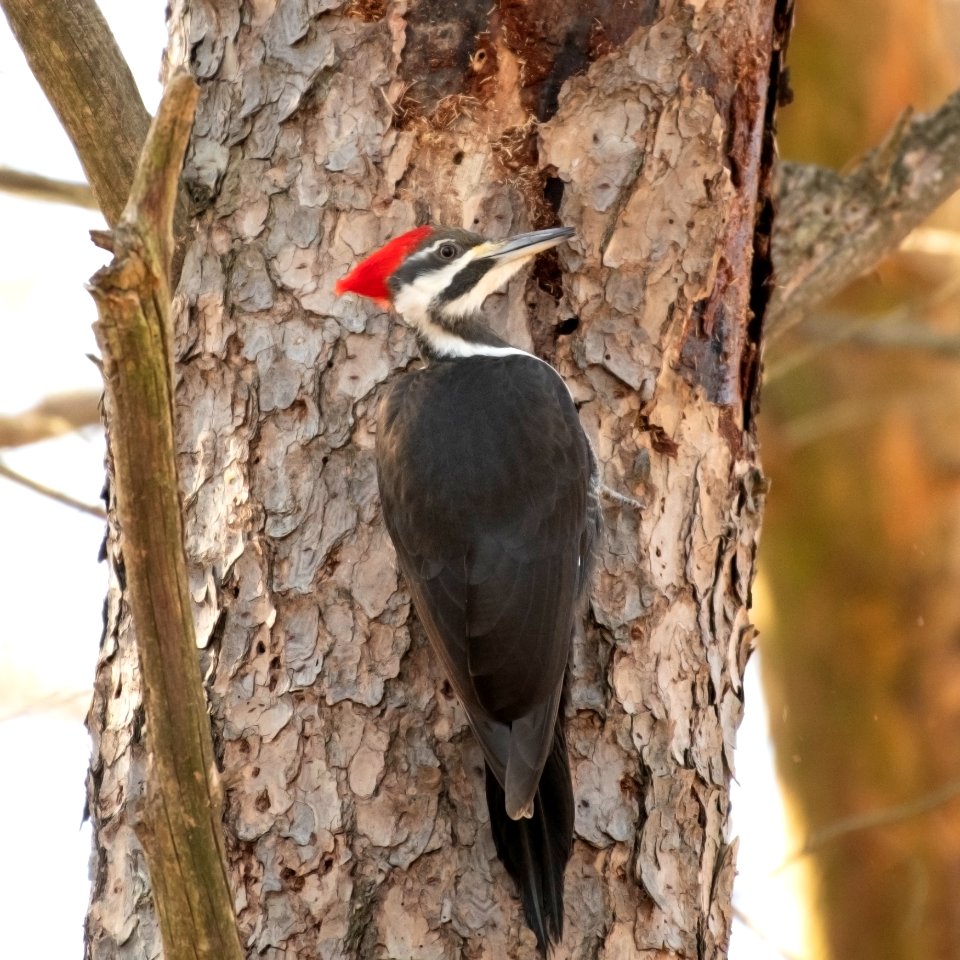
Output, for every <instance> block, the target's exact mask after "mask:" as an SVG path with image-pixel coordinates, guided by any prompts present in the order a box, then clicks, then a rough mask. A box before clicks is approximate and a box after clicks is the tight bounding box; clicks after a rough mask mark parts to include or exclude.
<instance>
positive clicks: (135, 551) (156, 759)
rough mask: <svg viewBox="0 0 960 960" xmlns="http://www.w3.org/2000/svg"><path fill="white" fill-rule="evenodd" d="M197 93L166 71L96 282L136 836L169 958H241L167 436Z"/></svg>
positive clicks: (185, 78)
mask: <svg viewBox="0 0 960 960" xmlns="http://www.w3.org/2000/svg"><path fill="white" fill-rule="evenodd" d="M198 96H199V89H198V87H197V86H196V84H195V83H194V82H193V79H192V78H191V77H190V75H189V73H187V72H186V71H180V72H178V73H176V74H174V76H173V77H172V78H171V79H170V83H169V84H168V86H167V90H166V92H165V94H164V98H163V102H162V103H161V105H160V109H159V111H158V113H157V117H156V119H155V120H154V122H153V124H152V126H151V128H150V134H149V136H148V138H147V142H146V144H145V145H144V149H143V156H142V158H141V161H140V165H139V167H138V168H137V173H136V177H135V179H134V184H133V190H132V192H131V194H130V201H129V203H128V204H127V206H126V208H125V211H124V214H123V218H122V220H121V222H120V224H119V225H118V226H117V229H116V230H115V233H114V247H115V250H116V256H115V257H114V260H113V262H112V263H111V264H110V266H108V267H105V268H104V269H102V270H100V271H99V272H98V273H97V274H96V275H95V276H94V278H93V280H92V281H91V286H90V290H91V293H92V294H93V297H94V299H95V300H96V302H97V308H98V311H99V314H100V320H99V322H98V323H97V325H96V328H95V329H96V334H97V342H98V343H99V344H100V349H101V352H102V354H103V372H104V382H105V387H106V392H105V401H106V404H107V409H108V412H109V417H108V441H109V449H110V452H111V454H112V457H113V463H114V468H115V472H114V477H115V483H114V488H113V489H114V495H115V497H116V519H117V524H118V527H119V537H120V546H121V549H122V551H123V559H124V564H125V568H126V575H127V589H128V595H129V597H130V606H131V610H132V613H133V620H134V625H135V627H136V631H135V632H136V642H137V651H138V653H139V659H140V667H141V671H142V674H143V704H144V712H145V714H146V721H147V723H146V729H147V736H148V744H149V749H150V757H151V763H150V767H149V772H148V778H147V800H146V803H145V804H144V809H143V811H142V820H141V821H140V822H139V823H138V827H137V832H138V836H139V838H140V840H141V842H142V844H143V847H144V850H145V852H146V855H147V863H148V866H149V869H150V881H151V884H152V886H153V892H154V901H155V903H156V907H157V913H158V915H159V918H160V930H161V935H162V938H163V947H164V956H165V957H166V958H167V960H187V958H189V960H242V957H243V952H242V950H241V947H240V939H239V934H238V932H237V925H236V920H235V918H234V915H233V901H232V898H231V895H230V889H229V885H228V882H227V873H226V866H225V856H224V848H223V835H222V833H221V818H222V803H223V798H222V794H221V789H220V783H219V777H218V775H217V768H216V763H215V761H214V755H213V743H212V738H211V734H210V721H209V718H208V716H207V709H206V701H205V699H204V694H203V687H202V684H201V679H200V668H199V663H198V659H197V650H196V638H195V633H194V625H193V611H192V607H191V600H190V593H189V590H188V584H187V572H186V559H185V557H184V549H183V519H182V516H181V504H180V492H179V484H178V481H177V470H176V460H175V454H174V441H173V431H174V426H173V376H172V373H173V371H172V353H171V344H170V339H171V334H170V316H169V312H170V269H171V259H172V254H173V214H174V208H175V205H176V199H177V190H178V183H179V174H180V167H181V165H182V163H183V155H184V151H185V150H186V145H187V140H188V138H189V136H190V128H191V126H192V123H193V116H194V111H195V109H196V104H197V99H198Z"/></svg>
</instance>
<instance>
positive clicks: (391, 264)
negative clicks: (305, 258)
mask: <svg viewBox="0 0 960 960" xmlns="http://www.w3.org/2000/svg"><path fill="white" fill-rule="evenodd" d="M431 233H433V227H416V228H415V229H414V230H408V231H407V232H406V233H402V234H400V236H399V237H394V238H393V239H392V240H391V241H390V242H389V243H388V244H387V245H386V246H384V247H381V248H380V249H379V250H377V251H376V253H371V254H370V256H369V257H367V259H366V260H361V261H360V262H359V263H358V264H357V265H356V266H355V267H354V268H353V269H352V270H351V271H350V272H349V273H348V274H347V275H346V276H345V277H344V278H343V279H342V280H338V281H337V285H336V286H335V287H334V290H335V291H336V293H337V296H338V297H339V296H340V295H341V294H344V293H357V294H359V295H360V296H361V297H370V298H371V299H373V300H378V301H380V302H389V301H390V290H389V288H388V287H387V280H388V279H389V278H390V275H391V274H392V273H393V271H394V270H396V269H397V267H399V266H400V264H401V263H403V261H404V260H406V258H407V257H408V256H410V254H411V253H412V252H413V251H414V250H416V248H417V247H419V246H420V244H421V243H423V241H424V240H425V239H426V238H427V237H429V236H430V234H431Z"/></svg>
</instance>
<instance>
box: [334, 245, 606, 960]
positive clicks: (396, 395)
mask: <svg viewBox="0 0 960 960" xmlns="http://www.w3.org/2000/svg"><path fill="white" fill-rule="evenodd" d="M572 235H573V231H572V230H570V229H569V228H566V227H558V228H554V229H550V230H538V231H536V232H533V233H524V234H520V235H519V236H515V237H511V238H509V239H507V240H501V241H488V240H485V239H484V238H483V237H480V236H477V235H476V234H473V233H468V232H467V231H465V230H454V229H443V228H433V227H418V228H417V229H415V230H411V231H409V232H408V233H405V234H403V235H402V236H399V237H397V238H395V239H394V240H392V241H390V243H388V244H387V245H386V246H385V247H383V248H382V249H381V250H379V251H377V252H376V253H374V254H372V255H371V256H370V257H368V258H367V259H366V260H364V261H363V262H361V263H360V264H358V265H357V266H356V267H354V269H353V270H352V271H351V272H350V273H349V274H348V275H347V276H346V277H344V278H343V279H342V280H341V281H340V282H339V283H338V284H337V288H336V289H337V293H338V294H344V293H356V294H360V295H361V296H365V297H370V298H372V299H374V300H376V301H378V302H379V303H381V304H382V305H384V306H390V307H392V309H393V310H395V311H396V312H397V313H398V314H399V315H400V316H401V318H402V319H403V321H404V322H405V323H406V324H407V325H408V326H409V327H411V328H412V329H413V330H414V331H415V333H416V335H417V339H418V342H419V345H420V350H421V353H422V355H423V358H424V360H425V361H426V365H425V366H424V367H423V369H421V370H417V371H416V372H413V373H408V374H406V375H404V376H401V377H400V378H398V379H397V380H396V381H394V382H393V383H392V384H391V385H390V386H389V388H388V390H387V392H386V395H385V396H384V399H383V401H382V405H381V408H380V413H379V421H378V435H377V476H378V481H379V485H380V498H381V502H382V504H383V516H384V520H385V522H386V526H387V530H388V531H389V534H390V537H391V539H392V540H393V543H394V546H395V547H396V550H397V557H398V560H399V563H400V567H401V570H402V571H403V574H404V577H405V578H406V582H407V585H408V587H409V589H410V593H411V595H412V597H413V602H414V606H415V607H416V610H417V614H418V615H419V617H420V620H421V622H422V623H423V626H424V629H425V630H426V633H427V636H428V638H429V640H430V644H431V646H432V648H433V650H434V652H435V654H436V655H437V657H438V658H439V660H440V662H441V663H442V665H443V667H444V670H445V672H446V675H447V677H448V679H449V681H450V683H451V685H452V686H453V689H454V690H455V691H456V693H457V696H458V697H459V698H460V701H461V703H462V704H463V706H464V709H465V710H466V713H467V717H468V719H469V721H470V726H471V727H472V729H473V732H474V734H475V735H476V737H477V740H478V741H479V743H480V746H481V748H482V749H483V754H484V757H485V760H486V792H487V804H488V806H489V809H490V823H491V827H492V830H493V839H494V843H495V845H496V849H497V853H498V855H499V857H500V859H501V860H502V861H503V863H504V865H505V867H506V869H507V871H508V872H509V873H510V875H511V876H512V877H513V879H514V880H515V881H516V883H517V885H518V887H519V889H520V894H521V898H522V900H523V907H524V913H525V915H526V918H527V921H528V923H529V924H530V927H531V929H532V930H533V932H534V934H535V935H536V938H537V943H538V945H539V947H540V950H541V952H543V953H546V952H547V951H548V949H549V948H550V946H551V945H552V944H555V943H557V942H559V940H560V939H561V937H562V935H563V875H564V869H565V867H566V864H567V861H568V860H569V858H570V852H571V848H572V844H573V815H574V807H573V790H572V786H571V780H570V768H569V764H568V760H567V748H566V742H565V739H564V702H565V693H564V677H565V673H566V669H567V662H568V660H569V656H570V648H571V641H572V635H573V629H574V623H575V620H576V618H577V616H578V615H579V611H580V599H581V597H582V594H583V591H584V588H585V585H586V581H587V579H588V570H589V563H590V556H591V552H592V548H593V545H594V542H595V540H596V536H597V533H598V530H599V523H600V519H599V509H598V506H597V496H596V490H597V479H596V465H595V461H594V457H593V453H592V451H591V449H590V444H589V442H588V440H587V438H586V435H585V434H584V432H583V428H582V427H581V425H580V420H579V418H578V416H577V411H576V408H575V407H574V404H573V401H572V399H571V397H570V393H569V392H568V390H567V388H566V386H565V384H564V383H563V380H562V379H561V378H560V375H559V374H558V373H557V372H556V371H555V370H554V369H553V368H552V367H551V366H549V365H548V364H546V363H545V362H543V361H542V360H540V359H538V358H537V357H535V356H533V355H532V354H529V353H527V352H525V351H523V350H520V349H518V348H516V347H513V346H511V345H510V344H508V343H506V342H504V341H503V340H502V339H500V338H499V337H498V336H496V335H495V334H494V333H493V331H492V330H491V329H490V328H489V327H488V326H487V324H486V323H484V322H483V320H481V319H480V316H479V311H480V307H481V306H482V304H483V302H484V300H485V299H486V297H487V296H488V295H489V294H490V293H493V292H494V291H495V290H498V289H500V288H502V287H503V286H504V285H505V284H506V282H507V281H508V280H509V279H510V278H511V277H512V276H513V275H514V274H515V273H516V272H517V271H518V270H520V269H521V268H522V267H523V265H524V264H525V263H526V262H527V261H529V260H530V259H531V258H532V257H534V256H535V255H536V254H537V253H540V252H541V251H543V250H547V249H549V248H550V247H553V246H556V245H557V244H559V243H562V242H563V241H565V240H567V239H569V238H570V237H571V236H572Z"/></svg>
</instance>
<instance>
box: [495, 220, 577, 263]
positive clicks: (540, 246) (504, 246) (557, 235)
mask: <svg viewBox="0 0 960 960" xmlns="http://www.w3.org/2000/svg"><path fill="white" fill-rule="evenodd" d="M575 232H576V231H575V230H574V229H573V227H551V228H550V229H549V230H534V231H533V232H532V233H518V234H517V235H516V236H515V237H508V238H507V239H506V240H497V241H490V242H489V243H485V244H484V245H483V247H482V248H481V249H480V250H478V251H477V255H476V259H477V260H496V261H498V262H499V263H510V262H511V261H513V260H526V259H527V258H528V257H532V256H535V255H536V254H538V253H542V252H543V251H544V250H549V249H550V248H551V247H555V246H556V245H557V244H558V243H563V241H564V240H569V239H570V237H572V236H573V235H574V233H575Z"/></svg>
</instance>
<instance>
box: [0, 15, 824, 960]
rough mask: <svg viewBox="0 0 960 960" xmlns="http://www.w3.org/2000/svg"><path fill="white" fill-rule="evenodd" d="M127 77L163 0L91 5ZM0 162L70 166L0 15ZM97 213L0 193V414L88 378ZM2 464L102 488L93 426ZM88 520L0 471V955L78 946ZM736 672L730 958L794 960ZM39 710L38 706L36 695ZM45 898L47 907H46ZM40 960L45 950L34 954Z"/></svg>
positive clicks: (91, 654) (98, 604)
mask: <svg viewBox="0 0 960 960" xmlns="http://www.w3.org/2000/svg"><path fill="white" fill-rule="evenodd" d="M99 2H100V7H101V9H102V10H103V12H104V14H105V16H106V17H107V20H108V21H109V23H110V26H111V27H112V29H113V31H114V33H115V35H116V37H117V40H118V42H119V44H120V47H121V49H122V50H123V52H124V54H125V56H126V58H127V61H128V62H129V64H130V66H131V69H132V71H133V74H134V76H135V78H136V80H137V83H138V84H139V86H140V90H141V95H142V96H143V99H144V102H145V104H146V106H147V109H148V110H150V111H151V112H152V111H153V110H154V109H155V108H156V104H157V102H158V100H159V96H160V87H159V82H158V80H157V76H158V73H159V64H160V54H161V51H162V48H163V44H164V42H165V39H166V32H165V28H164V24H163V9H164V2H163V0H140V2H136V3H131V2H130V0H99ZM0 130H2V131H3V137H2V139H0V165H2V166H7V167H15V168H18V169H21V170H26V171H31V172H35V173H40V174H44V175H46V176H49V177H56V178H60V179H65V180H82V179H83V171H82V170H81V168H80V164H79V163H78V161H77V159H76V156H75V154H74V152H73V149H72V147H71V146H70V143H69V141H68V140H67V137H66V135H65V134H64V133H63V131H62V130H61V128H60V125H59V122H58V121H57V118H56V116H55V114H54V113H53V111H52V109H51V108H50V107H49V105H48V104H47V102H46V99H45V98H44V96H43V94H42V92H41V91H40V88H39V87H38V86H37V84H36V82H35V81H34V80H33V77H32V75H31V74H30V71H29V68H28V67H27V65H26V62H25V61H24V59H23V56H22V54H21V53H20V51H19V48H18V47H17V45H16V41H15V40H14V39H13V36H12V34H11V33H10V31H9V28H8V27H7V25H6V22H5V21H4V20H2V19H0ZM102 226H104V224H103V221H102V219H101V218H100V216H99V215H98V214H95V213H93V212H91V211H85V210H79V209H76V208H73V207H67V206H61V205H55V204H44V203H38V202H33V201H26V200H21V199H17V198H14V197H11V196H9V195H6V194H2V193H0V412H2V413H6V414H10V413H16V412H18V411H21V410H24V409H27V408H29V407H31V406H33V405H34V404H35V403H36V402H37V401H39V400H40V399H42V398H43V397H45V396H49V395H50V394H55V393H61V392H66V391H70V390H75V389H78V388H86V389H97V388H99V385H100V376H99V373H98V371H97V370H96V368H95V367H94V365H93V364H92V363H91V362H90V360H89V359H87V357H86V354H88V353H96V344H95V341H94V338H93V334H92V332H91V329H90V328H91V324H92V323H93V321H94V320H95V318H96V311H95V309H94V305H93V301H92V300H91V298H90V296H89V294H88V293H87V292H86V290H85V289H84V284H85V283H86V281H87V279H88V278H89V277H90V276H91V274H92V273H93V272H94V271H95V270H96V269H97V268H98V267H99V266H101V265H102V264H103V263H104V262H106V257H107V254H105V253H104V252H103V251H101V250H98V249H97V248H96V247H94V246H93V245H92V243H91V242H90V240H89V238H88V232H89V230H91V229H93V228H99V227H102ZM3 460H4V462H6V463H7V465H8V466H10V467H11V468H13V469H15V470H17V471H19V472H20V473H23V474H26V475H27V476H29V477H31V478H32V479H35V480H37V481H39V482H41V483H44V484H46V485H48V486H51V487H54V488H55V489H58V490H62V491H63V492H65V493H68V494H70V495H72V496H74V497H76V498H77V499H79V500H82V501H85V502H88V503H95V502H97V500H98V497H99V494H100V489H101V487H102V485H103V443H102V439H101V437H100V435H99V431H90V432H88V433H86V434H77V435H72V436H69V437H65V438H62V439H58V440H52V441H46V442H44V443H39V444H34V445H32V446H29V447H23V448H20V449H16V450H10V451H4V452H3ZM102 537H103V523H102V522H101V521H99V520H97V519H96V518H94V517H90V516H87V515H84V514H81V513H79V512H76V511H74V510H71V509H69V508H67V507H64V506H61V505H59V504H56V503H53V502H51V501H48V500H46V499H44V498H41V497H40V496H38V495H37V494H35V493H32V492H30V491H28V490H26V489H24V488H22V487H19V486H16V485H14V484H12V483H10V482H9V481H7V480H5V479H3V478H0V596H2V597H3V601H4V602H3V618H2V621H0V770H2V771H3V773H2V781H3V784H4V789H3V790H0V824H3V825H4V843H3V856H2V864H3V869H0V924H2V929H3V953H4V955H5V956H8V957H38V954H37V952H36V950H37V937H36V932H35V931H36V930H37V929H40V928H42V929H43V941H44V943H45V945H46V947H47V949H48V951H49V952H48V954H47V955H46V956H47V957H49V958H51V960H52V958H57V960H60V958H69V957H78V958H79V957H81V956H82V953H83V947H82V942H83V932H82V924H83V915H84V911H85V908H86V903H87V896H88V884H89V881H88V876H87V872H88V861H89V853H90V830H89V827H88V826H83V827H81V816H82V812H83V803H84V777H85V774H86V766H87V759H88V756H89V739H88V737H87V734H86V731H85V730H84V728H83V716H84V714H85V712H86V709H87V705H88V702H89V693H88V691H89V686H90V683H91V682H92V678H93V672H94V665H95V662H96V654H97V645H98V641H99V637H100V632H101V623H102V621H101V608H102V603H103V595H104V591H105V585H106V573H105V570H104V568H103V566H102V565H99V564H98V563H97V560H96V558H97V551H98V550H99V547H100V542H101V540H102ZM756 660H757V658H756V657H754V659H753V662H752V663H751V665H750V667H749V669H748V677H747V711H746V717H745V720H744V723H743V726H742V728H741V732H740V748H739V749H738V756H737V774H738V779H739V786H736V787H735V788H734V827H735V830H736V831H737V832H739V833H741V834H742V835H741V839H740V851H739V878H738V881H737V888H736V894H735V901H736V904H737V906H738V908H739V909H740V910H741V911H742V912H743V913H744V914H745V915H747V916H749V917H750V918H751V920H752V921H753V922H754V924H755V925H756V927H757V928H758V929H759V930H762V931H763V932H764V933H765V934H766V937H767V938H766V939H765V938H764V937H762V936H760V935H758V933H757V932H755V931H750V930H748V929H747V928H746V927H744V926H743V925H742V924H739V923H738V924H736V925H735V931H734V940H733V944H732V946H731V952H730V956H731V958H732V960H783V958H784V957H785V956H787V955H789V956H791V957H804V956H808V954H807V952H806V949H805V946H804V939H803V928H802V916H801V913H800V909H799V906H798V901H797V898H796V897H795V896H794V891H793V890H792V888H791V881H792V880H795V879H796V871H785V872H784V873H783V874H777V875H773V873H774V871H775V870H776V868H777V866H778V865H779V864H780V863H781V862H782V861H783V859H784V858H785V856H786V855H787V853H788V846H789V841H788V840H787V838H786V832H785V826H784V814H783V809H782V805H781V802H780V797H779V793H778V790H777V786H776V782H775V779H774V774H773V768H772V757H771V754H770V746H769V737H768V733H767V727H766V718H765V715H764V710H763V705H762V701H761V693H760V686H759V682H758V679H757V662H756ZM51 704H52V706H51ZM51 908H53V909H51ZM38 960H46V957H39V958H38Z"/></svg>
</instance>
